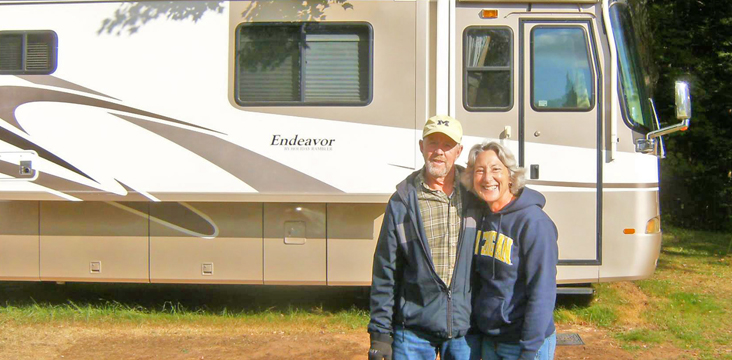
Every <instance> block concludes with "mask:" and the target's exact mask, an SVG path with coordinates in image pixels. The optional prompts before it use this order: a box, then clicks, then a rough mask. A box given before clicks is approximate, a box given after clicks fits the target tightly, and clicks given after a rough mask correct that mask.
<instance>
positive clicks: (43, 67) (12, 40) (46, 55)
mask: <svg viewBox="0 0 732 360" xmlns="http://www.w3.org/2000/svg"><path fill="white" fill-rule="evenodd" d="M57 44H58V39H57V37H56V33H54V32H53V31H0V74H13V75H21V74H38V75H41V74H51V73H53V72H54V71H56V56H57V55H56V54H57V53H56V47H57Z"/></svg>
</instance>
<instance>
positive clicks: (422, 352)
mask: <svg viewBox="0 0 732 360" xmlns="http://www.w3.org/2000/svg"><path fill="white" fill-rule="evenodd" d="M480 339H481V337H480V335H467V336H463V337H459V338H454V339H450V340H444V339H438V338H435V337H432V336H430V335H428V334H425V333H422V332H419V331H415V330H407V329H402V328H397V329H395V331H394V343H393V344H392V351H393V359H394V360H435V358H436V357H437V354H440V360H474V359H480Z"/></svg>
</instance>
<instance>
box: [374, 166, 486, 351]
mask: <svg viewBox="0 0 732 360" xmlns="http://www.w3.org/2000/svg"><path fill="white" fill-rule="evenodd" d="M461 170H462V169H461ZM418 173H419V171H416V172H414V173H412V174H411V175H409V176H408V177H407V178H406V179H405V180H404V181H402V182H401V183H400V184H399V185H397V191H396V193H394V195H392V197H391V199H389V204H388V205H387V207H386V213H385V214H384V220H383V222H382V226H381V233H380V234H379V240H378V243H377V245H376V251H375V253H374V264H373V278H372V283H371V321H370V322H369V325H368V331H369V333H371V334H372V336H373V335H374V334H376V335H379V334H383V335H386V334H390V333H393V331H394V327H395V326H401V327H405V328H409V329H414V330H419V331H422V332H425V333H427V334H429V335H431V336H432V337H435V338H438V339H445V340H446V339H450V338H455V337H460V336H463V335H465V334H466V333H467V332H468V329H469V328H470V320H471V319H470V312H471V299H472V286H471V285H472V283H471V274H472V272H473V268H472V261H473V258H474V257H473V256H472V252H473V247H474V246H473V245H474V240H475V233H476V226H477V222H478V220H480V219H479V218H478V216H479V214H480V212H479V211H480V208H479V206H478V205H477V204H478V202H477V198H476V197H475V195H473V194H472V193H471V192H469V191H467V190H466V189H464V188H463V189H461V190H462V191H461V192H460V193H461V194H462V196H463V198H462V201H463V214H462V224H461V229H460V235H459V239H458V250H457V251H458V253H457V258H456V263H455V270H454V272H453V275H452V281H451V283H450V285H449V286H448V285H447V284H445V282H443V281H442V279H440V277H439V276H438V275H437V272H435V267H434V263H433V262H432V255H431V254H430V247H429V244H428V243H427V236H426V235H425V230H424V226H422V217H421V215H420V212H419V200H417V188H416V187H415V186H414V185H413V183H414V178H415V177H416V176H417V174H418ZM455 186H460V185H458V182H456V183H455Z"/></svg>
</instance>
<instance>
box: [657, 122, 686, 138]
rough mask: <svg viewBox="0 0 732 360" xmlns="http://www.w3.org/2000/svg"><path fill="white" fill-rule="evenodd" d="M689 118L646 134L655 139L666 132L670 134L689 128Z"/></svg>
mask: <svg viewBox="0 0 732 360" xmlns="http://www.w3.org/2000/svg"><path fill="white" fill-rule="evenodd" d="M689 122H690V120H689V119H684V120H682V121H681V122H680V123H678V124H676V125H671V126H667V127H665V128H663V129H658V130H656V131H651V132H649V133H648V134H646V139H648V140H651V139H655V138H657V137H659V136H663V135H666V134H670V133H673V132H677V131H686V130H687V129H688V128H689Z"/></svg>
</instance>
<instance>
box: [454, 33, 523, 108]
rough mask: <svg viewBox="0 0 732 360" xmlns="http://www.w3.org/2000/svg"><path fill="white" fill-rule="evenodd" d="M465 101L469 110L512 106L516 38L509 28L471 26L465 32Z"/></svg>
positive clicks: (464, 103)
mask: <svg viewBox="0 0 732 360" xmlns="http://www.w3.org/2000/svg"><path fill="white" fill-rule="evenodd" d="M463 47H464V51H463V69H464V71H463V75H464V76H463V105H464V106H465V108H466V109H467V110H470V111H505V110H509V109H510V108H511V107H512V106H513V91H512V90H513V76H512V74H513V69H512V64H513V56H512V55H513V42H512V32H511V29H509V28H501V27H469V28H468V29H466V30H465V33H464V36H463Z"/></svg>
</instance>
